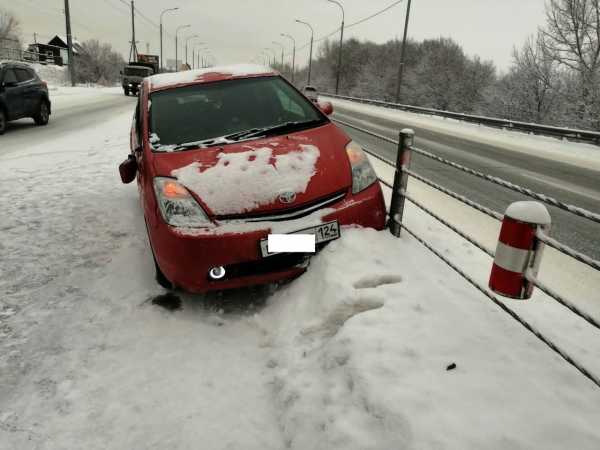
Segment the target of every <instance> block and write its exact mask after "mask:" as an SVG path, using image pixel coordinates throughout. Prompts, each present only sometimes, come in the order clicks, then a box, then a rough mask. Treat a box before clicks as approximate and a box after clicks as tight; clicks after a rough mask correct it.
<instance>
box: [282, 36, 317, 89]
mask: <svg viewBox="0 0 600 450" xmlns="http://www.w3.org/2000/svg"><path fill="white" fill-rule="evenodd" d="M281 36H283V37H285V38H288V39H291V40H292V43H293V45H294V46H293V50H292V83H293V82H294V74H295V72H296V39H294V37H293V36H292V35H291V34H286V33H281ZM309 67H310V63H309Z"/></svg>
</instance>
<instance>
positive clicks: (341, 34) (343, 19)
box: [327, 0, 346, 95]
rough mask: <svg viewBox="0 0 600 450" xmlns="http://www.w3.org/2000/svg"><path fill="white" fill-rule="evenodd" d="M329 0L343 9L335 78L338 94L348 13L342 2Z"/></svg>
mask: <svg viewBox="0 0 600 450" xmlns="http://www.w3.org/2000/svg"><path fill="white" fill-rule="evenodd" d="M327 1H328V2H329V3H334V4H336V5H338V6H339V7H340V9H341V10H342V29H341V32H340V49H339V51H338V66H337V76H336V79H335V93H336V95H337V94H338V93H339V90H340V74H341V71H342V43H343V42H344V21H345V19H346V14H345V13H344V7H343V6H342V4H341V3H340V2H338V1H337V0H327Z"/></svg>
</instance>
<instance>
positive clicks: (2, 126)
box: [0, 109, 6, 134]
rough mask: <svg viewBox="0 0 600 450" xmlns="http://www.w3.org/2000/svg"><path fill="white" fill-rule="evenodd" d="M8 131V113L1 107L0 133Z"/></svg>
mask: <svg viewBox="0 0 600 450" xmlns="http://www.w3.org/2000/svg"><path fill="white" fill-rule="evenodd" d="M5 131H6V113H5V112H4V110H2V109H0V134H4V132H5Z"/></svg>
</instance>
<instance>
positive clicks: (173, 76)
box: [149, 64, 274, 89]
mask: <svg viewBox="0 0 600 450" xmlns="http://www.w3.org/2000/svg"><path fill="white" fill-rule="evenodd" d="M215 73H219V74H226V75H229V76H231V77H245V76H248V75H262V74H269V73H274V72H273V70H272V69H269V68H267V67H264V66H259V65H254V64H234V65H230V66H217V67H208V68H205V69H197V70H186V71H183V72H175V73H162V74H158V75H153V76H151V77H149V79H150V83H151V87H152V88H153V89H158V88H161V87H165V86H171V85H175V84H186V83H193V82H195V81H202V79H203V78H204V77H205V76H206V75H208V74H215Z"/></svg>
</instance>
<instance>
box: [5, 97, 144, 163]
mask: <svg viewBox="0 0 600 450" xmlns="http://www.w3.org/2000/svg"><path fill="white" fill-rule="evenodd" d="M52 94H53V93H52V92H50V99H51V100H52V102H53V106H52V115H51V116H50V122H49V124H48V125H47V126H45V127H38V126H36V125H35V124H34V123H33V120H32V119H21V120H17V121H15V122H9V123H8V128H7V130H6V134H4V136H0V155H3V156H5V155H8V154H10V155H11V156H12V155H13V154H18V153H19V150H20V149H22V148H24V147H29V146H31V144H32V143H34V144H39V143H43V142H44V141H47V142H49V143H50V142H51V141H52V140H53V139H57V138H59V137H61V136H63V135H65V134H69V133H72V132H73V130H79V129H82V128H86V127H89V126H93V125H94V124H99V123H102V121H104V120H106V119H108V118H110V117H112V116H113V115H116V114H118V113H121V112H124V111H131V113H132V114H133V109H134V107H135V99H136V97H125V96H124V95H123V93H122V92H114V93H110V94H106V95H102V96H100V97H90V99H89V102H85V103H81V102H77V103H71V101H70V99H69V98H68V96H65V97H62V96H61V97H60V98H59V97H56V98H53V95H52Z"/></svg>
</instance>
